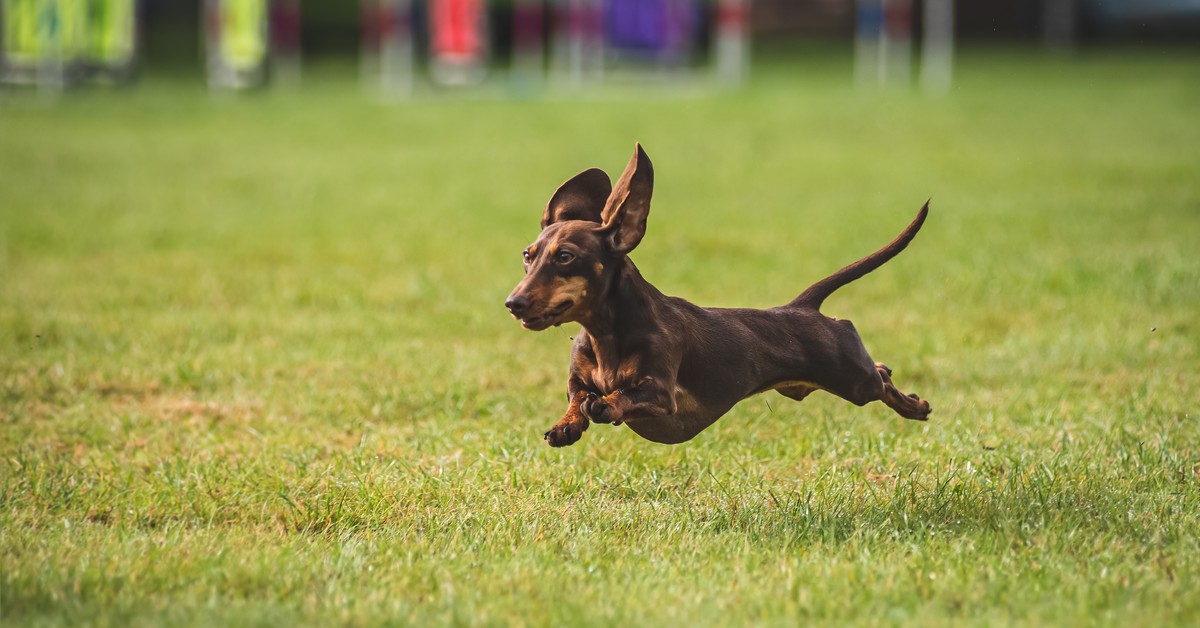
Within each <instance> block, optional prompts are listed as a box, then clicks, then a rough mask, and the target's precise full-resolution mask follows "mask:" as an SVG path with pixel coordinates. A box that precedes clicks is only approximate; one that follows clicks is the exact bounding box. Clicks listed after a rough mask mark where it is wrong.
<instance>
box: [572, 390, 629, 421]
mask: <svg viewBox="0 0 1200 628" xmlns="http://www.w3.org/2000/svg"><path fill="white" fill-rule="evenodd" d="M579 409H580V410H581V411H582V412H583V416H585V417H587V418H588V419H590V420H591V421H592V422H593V423H611V424H613V425H620V424H621V412H620V411H619V410H617V409H616V408H615V407H613V405H612V404H610V403H608V401H606V400H605V399H604V397H601V396H600V395H597V394H596V393H588V396H587V399H585V400H584V401H583V403H582V404H580V406H579Z"/></svg>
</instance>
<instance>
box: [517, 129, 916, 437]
mask: <svg viewBox="0 0 1200 628" xmlns="http://www.w3.org/2000/svg"><path fill="white" fill-rule="evenodd" d="M653 190H654V171H653V166H652V165H651V163H650V159H649V158H648V157H647V156H646V153H645V151H643V150H642V147H641V145H640V144H639V145H638V146H637V147H636V148H635V150H634V154H633V158H632V159H630V161H629V165H628V166H627V167H626V168H625V171H624V173H623V174H622V175H621V178H620V179H619V180H618V181H617V184H616V186H615V187H613V186H612V185H611V183H610V181H609V178H608V175H606V174H605V173H604V172H603V171H601V170H599V169H596V168H593V169H590V170H585V171H583V172H582V173H580V174H578V175H576V176H575V177H573V178H572V179H570V180H569V181H567V182H566V183H564V184H563V185H562V186H561V187H559V189H558V191H556V192H555V194H554V196H553V197H552V198H551V199H550V202H549V203H548V204H547V206H546V210H545V212H544V213H543V215H542V232H541V234H539V235H538V238H537V240H536V241H535V242H534V243H533V244H531V245H530V246H529V248H527V249H526V250H525V278H524V279H523V280H522V281H521V282H520V283H519V284H518V285H517V287H516V288H515V289H514V290H513V292H512V294H510V295H509V297H508V300H507V301H506V305H507V307H508V309H509V310H510V311H511V312H512V314H513V316H514V317H516V318H518V319H519V320H521V323H522V325H524V326H525V327H526V328H528V329H533V330H541V329H545V328H547V327H550V326H551V325H559V324H562V323H567V322H577V323H579V324H580V325H582V327H583V329H582V330H581V331H580V333H579V334H578V335H577V336H576V337H575V344H574V346H573V347H572V350H571V374H570V378H569V379H568V380H567V395H568V400H569V405H568V407H567V411H566V413H565V414H564V416H563V417H562V419H560V420H559V421H558V422H557V423H556V424H555V425H554V426H553V427H552V428H550V430H549V431H547V432H546V433H545V440H546V441H547V442H549V443H550V445H552V446H554V447H561V446H564V445H570V444H572V443H574V442H575V441H577V440H579V438H580V436H582V434H583V431H584V430H586V429H587V427H588V424H589V423H591V422H595V423H612V424H620V423H625V424H626V425H628V426H629V428H630V429H632V430H633V431H634V432H636V433H637V434H639V435H640V436H642V437H644V438H647V439H650V440H652V441H656V442H660V443H681V442H683V441H686V440H690V439H691V438H692V437H694V436H695V435H696V434H698V433H700V431H701V430H703V429H704V428H706V427H708V426H709V425H711V424H712V423H713V422H714V421H716V420H717V419H718V418H720V417H721V416H722V415H723V414H725V413H726V412H728V411H729V409H730V408H732V407H733V406H734V404H736V403H737V402H738V401H741V400H742V399H745V398H746V397H749V396H751V395H754V394H757V393H761V392H765V391H768V390H776V391H778V392H780V393H781V394H783V395H786V396H788V397H791V398H792V399H797V400H799V399H803V398H804V397H806V396H807V395H808V394H809V393H811V392H812V391H814V390H825V391H828V392H830V393H833V394H834V395H837V396H839V397H841V398H843V399H845V400H847V401H849V402H851V403H854V404H857V405H863V404H866V403H868V402H871V401H876V400H881V401H883V402H884V403H885V404H887V405H888V406H889V407H891V408H892V409H893V410H895V411H896V412H897V413H898V414H900V416H903V417H905V418H908V419H916V420H922V421H923V420H925V419H926V418H927V417H928V415H929V412H930V407H929V404H928V403H927V402H925V401H923V400H921V399H919V398H918V397H917V396H916V395H905V394H903V393H901V392H900V391H899V390H898V389H897V388H896V387H895V386H894V385H893V384H892V380H891V370H890V369H888V368H887V367H886V366H884V365H883V364H880V363H877V362H874V361H873V360H872V359H871V357H870V356H869V355H868V354H867V350H866V348H864V347H863V343H862V340H861V339H860V338H859V336H858V332H857V331H855V329H854V325H852V324H851V323H850V321H847V320H836V319H833V318H829V317H827V316H825V315H823V314H821V312H820V311H819V308H820V306H821V303H822V302H823V301H824V300H825V298H826V297H827V296H829V295H830V294H831V293H832V292H833V291H834V290H836V289H838V288H839V287H841V286H843V285H845V284H847V283H849V282H851V281H854V280H855V279H858V278H859V277H862V276H863V275H865V274H867V273H869V272H871V271H872V270H874V269H876V268H878V267H879V266H881V265H882V264H883V263H884V262H886V261H888V260H889V259H891V258H892V257H894V256H895V255H896V254H898V253H899V252H900V251H902V250H903V249H904V247H906V246H907V245H908V243H909V242H910V241H911V240H912V238H913V237H914V236H915V235H916V234H917V231H918V230H919V229H920V228H921V225H922V224H923V223H924V221H925V216H926V215H927V213H928V203H926V205H925V206H924V207H922V208H921V211H920V212H919V213H918V214H917V217H916V219H915V220H914V221H913V222H912V224H910V225H909V226H908V227H907V228H906V229H905V230H904V231H903V232H902V233H901V234H900V235H899V236H897V237H896V239H895V240H893V241H892V242H891V243H890V244H888V245H887V246H885V247H883V248H882V249H880V250H879V251H876V252H875V253H872V254H871V255H868V256H867V257H864V258H863V259H861V260H859V261H857V262H855V263H853V264H851V265H849V266H847V267H845V268H843V269H841V270H839V271H837V272H836V273H834V274H833V275H831V276H829V277H827V278H825V279H822V280H821V281H818V282H817V283H815V284H813V285H812V286H811V287H809V288H808V289H807V290H805V291H804V292H803V293H802V294H801V295H800V296H798V297H796V298H795V299H794V300H792V301H791V302H790V303H788V304H786V305H783V306H780V307H774V308H770V309H766V310H756V309H725V308H702V307H698V306H696V305H693V304H691V303H689V302H687V301H685V300H683V299H680V298H676V297H668V296H666V295H664V294H662V293H661V292H659V291H658V289H656V288H655V287H654V286H653V285H651V284H650V283H649V282H647V281H646V280H645V279H643V278H642V276H641V274H640V273H639V272H638V269H637V267H636V266H634V264H633V262H632V261H631V260H630V259H629V257H628V254H629V252H630V251H632V250H633V249H634V247H636V246H637V245H638V243H639V242H640V241H641V239H642V236H643V235H644V234H645V232H646V218H647V216H648V215H649V213H650V197H651V195H652V193H653Z"/></svg>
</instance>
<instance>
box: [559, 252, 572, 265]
mask: <svg viewBox="0 0 1200 628" xmlns="http://www.w3.org/2000/svg"><path fill="white" fill-rule="evenodd" d="M554 259H555V261H557V262H558V263H559V264H570V263H571V262H573V261H575V256H574V255H572V254H571V253H568V252H566V251H560V252H559V254H558V255H555V256H554Z"/></svg>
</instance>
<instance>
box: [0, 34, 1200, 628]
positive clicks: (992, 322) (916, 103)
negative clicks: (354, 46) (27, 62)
mask: <svg viewBox="0 0 1200 628" xmlns="http://www.w3.org/2000/svg"><path fill="white" fill-rule="evenodd" d="M1198 60H1200V59H1198V58H1197V56H1196V54H1195V52H1194V51H1175V52H1154V51H1122V52H1116V53H1114V52H1109V53H1101V52H1091V53H1085V54H1082V55H1078V56H1074V57H1042V56H1038V55H1035V54H1030V53H1021V52H1015V53H1014V52H1011V51H1010V52H982V51H974V52H972V51H969V50H968V51H967V52H966V53H965V54H964V56H963V58H962V59H960V63H959V66H958V72H959V74H958V83H957V85H956V91H955V92H954V93H953V94H952V95H951V96H950V97H947V98H940V99H939V98H926V97H923V96H920V95H917V94H908V93H894V92H888V93H861V92H857V91H855V90H853V89H851V88H850V86H849V85H848V78H849V76H850V72H849V66H848V65H847V64H846V62H845V60H844V59H842V58H839V57H836V56H830V55H825V56H818V57H816V58H813V59H810V60H808V61H804V62H800V63H794V62H790V61H786V62H785V60H784V59H783V58H782V57H780V58H777V59H774V60H770V59H768V60H767V62H766V63H764V64H763V65H762V67H761V68H759V69H758V71H757V73H756V75H755V78H754V81H753V83H752V85H751V86H750V88H749V89H748V90H746V91H744V92H738V93H718V94H713V95H710V96H708V97H696V96H695V95H686V96H683V95H673V94H671V93H669V92H658V93H655V94H653V97H652V98H649V99H636V98H633V97H630V96H628V95H627V96H623V97H616V98H606V99H591V98H575V99H573V98H554V99H545V100H531V101H524V102H512V101H506V100H502V99H490V98H484V99H472V98H452V97H440V96H426V97H424V98H422V99H420V100H418V101H416V102H413V103H409V104H404V105H400V106H382V105H379V104H375V103H373V102H372V100H371V99H370V98H368V97H365V96H364V95H363V94H362V92H361V91H360V90H359V89H358V86H357V85H356V84H355V83H354V79H355V75H354V73H353V70H352V69H351V68H349V67H319V68H317V69H316V70H315V71H313V72H311V73H310V74H309V75H308V77H307V82H306V83H305V85H304V86H302V87H301V88H299V90H298V91H290V92H288V91H284V92H271V93H258V94H250V95H246V96H244V97H238V98H235V99H232V100H220V99H214V98H211V97H209V96H208V95H206V94H205V93H204V92H203V88H202V86H201V84H200V83H199V82H197V81H194V80H192V79H190V78H170V77H168V76H165V75H151V76H149V77H146V79H145V80H144V81H143V83H142V84H141V85H139V86H137V87H136V88H134V89H132V90H129V91H121V90H117V91H104V90H98V91H88V92H84V93H75V94H70V95H69V96H68V97H66V98H64V99H62V100H61V101H60V102H58V103H55V104H47V103H44V102H42V101H40V100H39V99H38V98H37V97H36V96H35V95H32V94H28V93H12V92H9V93H7V94H0V386H2V387H0V395H2V401H0V422H2V424H0V556H2V557H3V573H2V574H0V620H2V622H3V623H4V624H5V625H6V626H12V625H24V624H45V625H57V624H71V625H74V624H81V623H95V624H100V625H118V626H126V625H147V626H149V625H153V626H158V625H164V624H230V623H232V624H262V625H286V624H287V623H290V622H294V621H299V622H303V623H306V624H313V625H329V624H374V623H384V622H387V623H399V624H417V625H425V624H431V623H432V624H458V623H461V624H529V625H561V624H569V625H616V624H636V625H728V624H734V625H736V624H748V623H752V624H768V625H796V624H797V623H800V622H803V623H808V622H817V623H835V624H867V625H877V624H908V625H921V626H931V625H932V626H937V625H960V624H963V623H968V624H1018V625H1040V624H1046V623H1053V624H1066V625H1073V624H1106V625H1130V624H1137V625H1166V624H1175V625H1195V624H1196V623H1198V622H1200V597H1198V596H1196V591H1197V590H1200V540H1198V539H1200V431H1198V430H1197V426H1196V420H1197V408H1200V319H1198V318H1197V313H1198V312H1200V256H1198V254H1197V250H1200V249H1198V246H1197V245H1198V244H1200V160H1198V159H1197V158H1198V156H1200V151H1198V148H1200V124H1197V120H1198V119H1200V118H1198V116H1200V107H1198V106H1197V104H1196V103H1198V102H1200V63H1197V61H1198ZM635 140H640V141H641V142H643V143H644V145H645V146H646V147H647V150H648V151H649V153H650V155H651V157H652V158H653V159H654V161H655V165H656V170H657V177H656V179H657V184H658V188H657V190H656V191H655V206H654V210H653V211H652V214H651V218H650V229H649V233H648V235H647V237H646V240H645V241H644V242H643V244H642V246H641V247H640V248H639V249H638V250H637V251H636V252H635V253H634V258H635V260H636V261H637V262H638V264H639V266H640V267H641V269H642V271H643V273H644V274H645V276H646V277H647V278H648V279H650V280H651V281H653V282H655V283H656V284H657V285H658V286H659V287H660V288H661V289H663V290H664V291H665V292H667V293H669V294H677V295H680V296H684V297H688V298H690V299H692V300H694V301H697V302H699V303H702V304H706V305H722V306H769V305H774V304H778V303H781V302H783V301H786V300H788V299H790V298H791V297H793V296H794V295H795V294H797V293H798V292H799V291H800V290H801V289H803V288H804V287H805V286H806V285H807V284H808V283H809V282H811V281H813V280H815V279H817V278H819V277H821V276H824V275H825V274H827V273H829V272H831V271H832V270H834V269H836V268H837V267H839V266H841V265H842V264H844V263H846V262H849V261H851V260H853V259H856V258H857V257H859V256H861V255H862V254H865V253H867V252H869V251H871V250H874V249H875V248H876V247H878V246H879V245H881V244H882V243H884V242H886V241H887V240H888V239H890V238H891V237H892V236H893V235H894V234H895V233H896V232H898V231H899V230H900V229H901V228H902V227H903V226H904V225H905V224H907V222H908V221H909V220H910V219H911V217H912V215H913V214H914V213H915V212H916V210H917V208H918V207H919V206H920V205H921V203H922V202H924V201H925V199H926V198H928V197H930V196H932V198H933V201H932V204H931V207H932V214H931V217H930V219H929V222H928V223H927V225H926V227H925V229H924V231H923V232H922V233H921V235H920V236H919V237H918V238H917V240H916V241H915V243H914V244H913V246H912V247H911V248H910V249H909V250H908V251H906V252H905V253H904V254H903V255H901V256H900V257H899V258H897V259H896V260H894V261H893V262H891V263H890V264H888V265H887V266H886V267H884V268H883V269H881V270H880V271H878V272H876V273H875V274H872V275H871V276H869V277H867V278H866V279H864V280H862V281H860V282H858V283H855V284H853V285H852V286H849V287H847V288H845V289H843V290H841V291H840V292H838V293H837V294H836V295H835V296H834V297H833V298H832V299H831V300H830V302H829V303H828V304H827V306H826V308H825V309H826V311H827V312H828V313H830V314H831V315H837V316H842V317H846V318H850V319H852V320H854V322H855V324H856V326H857V327H858V329H859V330H860V332H861V333H862V335H863V337H864V339H865V340H866V343H867V346H868V348H869V349H870V350H871V352H872V354H873V355H874V356H875V357H876V358H877V359H880V360H883V361H886V362H887V363H888V364H889V365H891V366H892V367H893V368H894V369H895V371H896V375H895V377H896V381H897V383H898V384H899V385H900V387H901V388H903V389H905V390H912V391H915V392H917V393H919V394H921V395H922V396H923V397H925V398H927V399H929V400H930V401H931V403H932V404H933V406H934V415H933V417H932V420H931V421H930V422H929V423H927V424H919V423H913V422H908V421H904V420H901V419H899V418H898V417H896V416H895V415H894V414H892V413H891V412H890V411H889V410H888V409H887V408H886V407H884V406H882V405H881V404H872V405H871V406H868V407H865V408H855V407H853V406H851V405H849V404H846V403H844V402H841V401H839V400H836V399H834V398H832V397H830V396H828V395H814V396H813V397H811V398H810V399H809V400H807V401H805V402H804V403H795V402H793V401H791V400H788V399H785V398H783V397H781V396H778V395H765V396H761V397H756V398H753V399H750V400H748V401H746V402H743V403H742V404H741V405H739V406H738V407H737V408H735V409H734V411H732V412H731V413H730V414H729V415H727V416H726V417H725V418H723V419H721V420H720V421H719V422H718V423H717V424H716V425H714V426H713V427H712V428H710V429H709V430H708V431H706V432H704V433H702V434H701V435H700V436H699V437H697V438H696V439H695V440H693V441H691V442H689V443H686V444H683V445H678V446H673V447H667V446H662V445H656V444H653V443H650V442H647V441H643V440H640V439H639V438H637V437H636V436H635V435H634V434H632V433H631V432H629V431H628V430H627V429H625V428H612V427H609V426H595V427H593V428H592V429H591V430H589V431H588V432H587V433H586V434H585V436H584V438H583V440H582V441H581V442H580V443H579V444H577V445H575V446H574V447H571V448H568V449H565V450H551V449H550V448H548V447H546V446H545V445H544V444H543V443H542V441H541V433H542V432H543V431H544V430H545V429H546V428H547V427H549V426H550V425H551V424H552V423H553V422H554V421H555V420H556V419H557V418H558V416H560V414H561V412H562V410H563V409H564V407H565V403H564V390H565V388H564V387H565V371H566V364H567V353H568V347H569V337H570V336H571V335H572V334H573V333H574V331H573V330H572V329H569V328H566V327H564V328H559V329H553V330H551V331H547V332H544V333H541V334H531V333H528V332H525V331H523V330H521V329H520V328H519V326H518V325H516V324H515V323H514V322H513V321H512V320H510V319H509V318H508V316H507V315H506V313H505V312H504V310H503V307H502V302H503V300H504V296H505V295H506V294H507V293H508V291H509V290H510V289H511V287H512V286H513V285H514V284H515V283H516V281H517V280H518V278H519V276H520V273H521V270H520V262H519V260H520V251H521V249H522V248H523V247H524V246H525V245H526V244H527V243H528V242H529V241H531V240H532V238H533V237H534V236H535V234H536V228H537V221H538V219H539V217H540V214H541V210H542V207H543V206H544V203H545V201H546V199H547V198H548V197H549V194H550V193H551V191H552V190H553V189H554V187H555V186H557V185H558V184H559V183H560V182H561V181H563V180H565V179H566V178H568V177H569V176H571V175H573V174H574V173H575V172H577V171H579V170H581V169H583V168H585V167H589V166H593V165H599V166H602V167H604V168H606V169H608V170H609V172H610V173H612V174H616V173H617V172H619V169H620V167H621V166H623V164H624V163H625V161H626V159H627V158H628V155H629V153H630V150H631V149H632V146H633V142H634V141H635Z"/></svg>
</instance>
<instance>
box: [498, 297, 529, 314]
mask: <svg viewBox="0 0 1200 628" xmlns="http://www.w3.org/2000/svg"><path fill="white" fill-rule="evenodd" d="M504 307H506V308H508V311H509V312H512V313H513V315H514V316H520V315H521V314H524V313H525V310H527V309H529V299H528V298H526V297H524V296H522V295H519V294H510V295H508V300H507V301H505V302H504Z"/></svg>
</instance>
